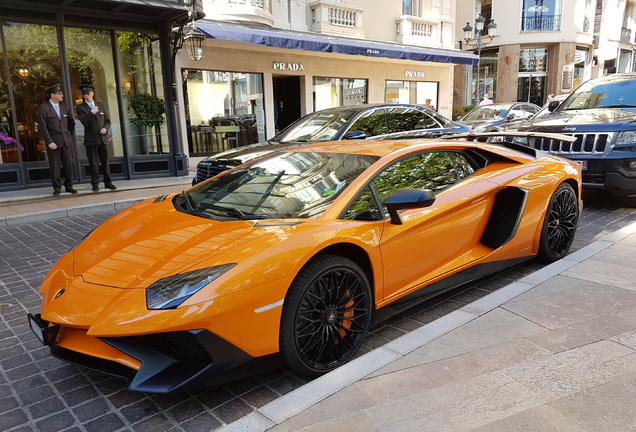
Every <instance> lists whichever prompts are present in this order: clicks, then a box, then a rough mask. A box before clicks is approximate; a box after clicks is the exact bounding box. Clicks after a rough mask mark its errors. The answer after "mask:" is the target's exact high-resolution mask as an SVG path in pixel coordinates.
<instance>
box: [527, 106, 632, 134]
mask: <svg viewBox="0 0 636 432" xmlns="http://www.w3.org/2000/svg"><path fill="white" fill-rule="evenodd" d="M635 127H636V110H634V109H629V110H627V109H617V108H598V109H585V110H561V111H554V112H553V113H551V114H549V115H546V116H542V117H539V118H536V119H533V120H531V122H530V124H528V125H524V126H521V127H520V128H519V131H528V132H535V131H541V132H565V133H572V132H577V131H580V132H585V131H601V132H602V131H608V132H609V131H620V130H634V128H635Z"/></svg>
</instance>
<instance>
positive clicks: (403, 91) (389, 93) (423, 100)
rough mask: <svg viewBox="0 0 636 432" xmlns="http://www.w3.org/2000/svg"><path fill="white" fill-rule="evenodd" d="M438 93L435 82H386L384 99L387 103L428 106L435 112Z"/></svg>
mask: <svg viewBox="0 0 636 432" xmlns="http://www.w3.org/2000/svg"><path fill="white" fill-rule="evenodd" d="M438 92H439V83H437V82H424V81H387V82H386V89H385V98H384V99H385V101H386V102H387V103H410V104H415V105H422V106H425V105H430V108H431V109H434V110H436V109H437V97H438ZM429 100H430V101H429ZM427 101H428V102H427Z"/></svg>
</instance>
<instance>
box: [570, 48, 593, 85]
mask: <svg viewBox="0 0 636 432" xmlns="http://www.w3.org/2000/svg"><path fill="white" fill-rule="evenodd" d="M589 57H590V51H589V50H588V49H586V48H577V49H576V51H575V53H574V73H573V81H572V91H574V90H576V89H577V88H578V87H579V86H580V85H581V84H583V82H584V81H586V76H587V75H586V70H587V69H588V63H589Z"/></svg>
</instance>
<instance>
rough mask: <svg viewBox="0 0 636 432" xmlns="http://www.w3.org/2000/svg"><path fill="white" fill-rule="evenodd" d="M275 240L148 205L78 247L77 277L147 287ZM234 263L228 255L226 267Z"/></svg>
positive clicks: (237, 225)
mask: <svg viewBox="0 0 636 432" xmlns="http://www.w3.org/2000/svg"><path fill="white" fill-rule="evenodd" d="M276 235H280V233H276V232H272V231H267V230H262V229H255V228H254V221H224V222H219V221H214V220H210V219H204V218H200V217H195V216H191V215H188V214H184V213H181V212H178V211H177V210H175V209H174V207H173V206H172V203H171V202H170V201H169V200H166V202H162V203H148V202H146V203H142V204H138V205H137V206H135V209H134V210H133V209H132V208H131V209H129V210H126V211H124V212H122V213H120V214H118V215H116V216H115V217H113V218H111V219H110V220H109V221H107V222H105V223H104V224H102V225H101V226H100V227H99V228H97V229H96V230H95V231H94V232H93V233H92V234H91V235H90V236H89V237H88V238H87V239H86V240H85V241H84V242H83V243H81V244H80V245H79V246H77V247H76V248H75V250H74V251H73V258H74V259H73V261H74V264H73V272H74V273H75V274H76V275H81V277H82V278H83V279H84V281H85V282H88V283H92V284H98V285H105V286H111V287H117V288H143V287H147V286H148V285H150V284H151V283H153V282H155V281H156V280H158V279H161V278H164V277H166V276H171V275H174V274H177V273H180V272H183V271H186V270H187V269H189V268H191V267H192V266H194V265H196V264H198V263H200V262H202V261H204V260H206V259H210V258H213V257H215V256H218V255H219V254H222V253H226V252H228V251H230V250H231V249H233V248H236V247H237V246H239V245H242V244H245V243H251V244H256V243H257V244H261V245H266V244H269V243H270V242H269V241H268V236H276ZM252 247H254V246H252ZM232 258H236V257H233V256H230V255H229V254H228V262H231V261H232ZM226 263H227V262H220V263H219V264H226Z"/></svg>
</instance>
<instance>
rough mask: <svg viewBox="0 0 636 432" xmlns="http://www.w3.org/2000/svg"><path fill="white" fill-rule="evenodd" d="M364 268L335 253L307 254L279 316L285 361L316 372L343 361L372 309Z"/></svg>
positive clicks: (356, 345)
mask: <svg viewBox="0 0 636 432" xmlns="http://www.w3.org/2000/svg"><path fill="white" fill-rule="evenodd" d="M372 303H373V301H372V296H371V287H370V285H369V282H368V280H367V277H366V275H365V274H364V272H363V271H362V270H361V269H360V267H358V265H357V264H356V263H354V262H353V261H351V260H350V259H347V258H344V257H341V256H337V255H322V256H317V257H315V258H313V259H312V260H311V261H309V262H308V263H307V265H305V267H303V269H302V270H301V271H300V272H299V273H298V276H297V277H296V279H295V280H294V282H293V283H292V285H291V287H290V288H289V291H288V293H287V297H286V298H285V303H284V305H283V313H282V317H281V331H280V352H281V359H282V362H283V364H284V365H285V366H287V367H289V368H291V369H292V370H294V371H296V372H298V373H301V374H303V375H309V376H319V375H322V374H324V373H326V372H329V371H332V370H334V369H336V368H337V367H339V366H341V365H343V364H345V363H346V362H348V361H349V360H351V358H352V357H353V356H354V355H355V353H356V352H357V351H358V349H359V348H360V346H361V345H362V340H363V339H364V336H365V335H366V332H367V330H368V328H369V324H370V322H371V312H372V309H373V304H372Z"/></svg>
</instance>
